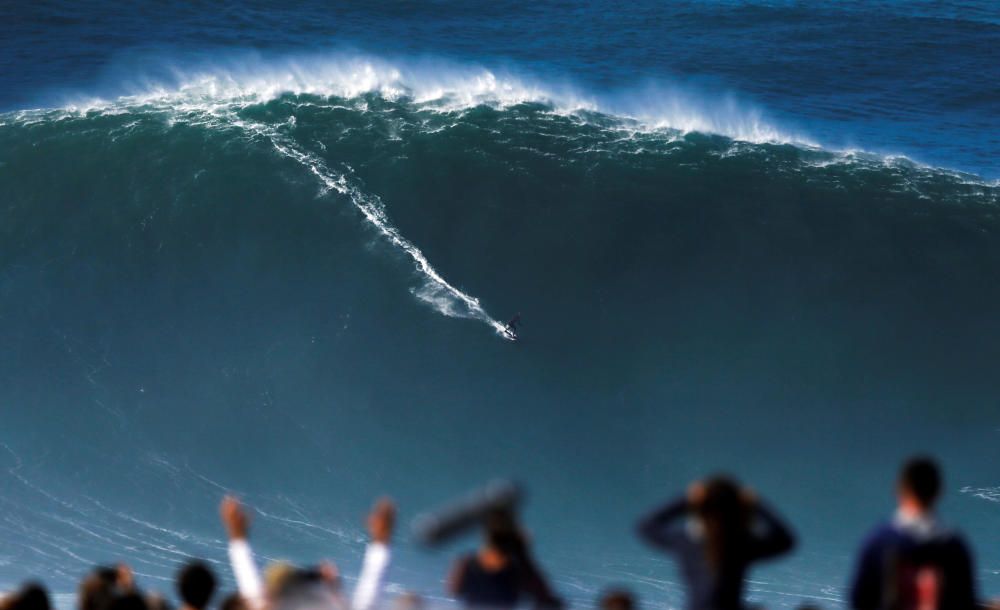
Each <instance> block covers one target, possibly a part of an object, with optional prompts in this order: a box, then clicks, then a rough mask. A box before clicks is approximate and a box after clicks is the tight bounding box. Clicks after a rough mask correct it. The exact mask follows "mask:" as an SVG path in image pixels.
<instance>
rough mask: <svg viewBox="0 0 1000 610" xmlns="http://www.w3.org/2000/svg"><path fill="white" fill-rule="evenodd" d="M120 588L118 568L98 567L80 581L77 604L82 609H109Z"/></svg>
mask: <svg viewBox="0 0 1000 610" xmlns="http://www.w3.org/2000/svg"><path fill="white" fill-rule="evenodd" d="M118 588H119V587H118V570H117V569H116V568H112V567H99V568H96V569H94V571H92V572H91V573H90V574H88V575H87V576H86V577H85V578H84V579H83V580H82V581H81V582H80V588H79V591H78V593H77V604H78V605H79V608H80V610H107V608H108V606H110V605H111V601H112V600H113V599H114V597H115V595H116V593H117V591H118Z"/></svg>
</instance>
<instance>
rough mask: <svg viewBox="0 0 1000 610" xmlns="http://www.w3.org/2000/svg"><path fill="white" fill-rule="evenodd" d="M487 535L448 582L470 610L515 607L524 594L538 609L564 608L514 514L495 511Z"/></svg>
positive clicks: (487, 525)
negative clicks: (537, 564) (538, 563)
mask: <svg viewBox="0 0 1000 610" xmlns="http://www.w3.org/2000/svg"><path fill="white" fill-rule="evenodd" d="M485 534H486V535H485V541H484V544H483V546H482V547H481V548H480V549H479V551H478V552H477V553H474V554H470V555H467V556H465V557H462V558H460V559H459V560H458V561H457V562H456V563H455V566H454V567H453V568H452V572H451V576H450V577H449V579H448V588H449V590H450V592H451V594H452V595H455V596H456V597H458V598H459V599H460V600H461V601H462V603H463V604H465V606H466V607H468V608H491V609H495V610H503V609H507V608H513V607H514V606H516V605H517V603H518V601H519V600H520V598H521V597H522V595H527V596H528V597H530V598H531V599H532V601H533V602H534V603H535V605H536V606H537V607H541V608H560V607H562V602H561V600H560V599H559V598H557V597H556V596H555V594H554V593H553V592H552V590H551V588H550V587H549V585H548V583H547V582H546V580H545V578H544V576H543V575H542V573H541V571H540V570H539V569H538V567H537V566H536V564H535V561H534V558H533V557H532V556H531V553H530V550H529V547H528V542H527V539H526V538H525V536H524V534H523V533H522V532H521V530H520V528H519V527H518V525H517V522H516V520H515V517H514V513H513V511H511V510H495V511H493V512H492V514H490V515H489V517H488V518H487V520H486V527H485Z"/></svg>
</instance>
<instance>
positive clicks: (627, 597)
mask: <svg viewBox="0 0 1000 610" xmlns="http://www.w3.org/2000/svg"><path fill="white" fill-rule="evenodd" d="M635 606H636V604H635V598H634V597H633V596H632V594H631V593H629V592H628V591H625V590H624V589H611V590H609V591H605V592H604V594H603V595H601V599H600V603H599V604H598V607H599V608H600V610H636V609H635Z"/></svg>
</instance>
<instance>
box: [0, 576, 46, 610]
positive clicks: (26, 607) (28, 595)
mask: <svg viewBox="0 0 1000 610" xmlns="http://www.w3.org/2000/svg"><path fill="white" fill-rule="evenodd" d="M0 610H52V603H51V602H50V601H49V593H48V591H46V590H45V587H43V586H42V585H41V584H39V583H37V582H28V583H25V584H24V585H22V586H21V588H20V589H18V590H17V591H15V592H14V593H13V594H11V595H8V596H7V597H5V598H3V599H2V600H0Z"/></svg>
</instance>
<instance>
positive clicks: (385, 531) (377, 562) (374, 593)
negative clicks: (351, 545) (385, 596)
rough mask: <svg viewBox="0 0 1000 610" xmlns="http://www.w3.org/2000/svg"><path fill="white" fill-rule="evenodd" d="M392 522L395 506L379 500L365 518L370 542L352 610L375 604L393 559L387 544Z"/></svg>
mask: <svg viewBox="0 0 1000 610" xmlns="http://www.w3.org/2000/svg"><path fill="white" fill-rule="evenodd" d="M395 522H396V505H395V504H393V503H392V500H389V499H388V498H383V499H381V500H379V501H378V502H377V503H376V504H375V508H373V509H372V511H371V513H370V514H369V515H368V532H369V534H370V535H371V541H370V542H369V543H368V548H366V549H365V558H364V562H363V563H362V565H361V575H360V576H359V577H358V585H357V587H356V588H355V589H354V599H353V603H352V604H351V607H352V608H353V610H371V609H372V608H374V607H376V605H377V604H378V601H379V594H380V593H381V592H382V585H383V582H384V581H385V574H386V571H387V570H388V569H389V563H390V561H391V559H392V553H391V552H390V550H389V542H390V541H391V540H392V531H393V527H394V525H395Z"/></svg>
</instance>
